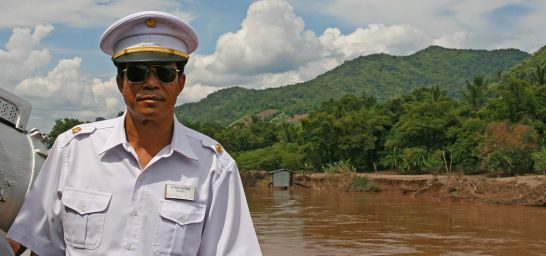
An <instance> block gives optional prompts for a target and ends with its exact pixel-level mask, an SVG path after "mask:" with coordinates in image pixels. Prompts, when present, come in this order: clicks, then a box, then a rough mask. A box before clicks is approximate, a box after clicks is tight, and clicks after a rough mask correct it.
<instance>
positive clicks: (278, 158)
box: [234, 143, 303, 171]
mask: <svg viewBox="0 0 546 256" xmlns="http://www.w3.org/2000/svg"><path fill="white" fill-rule="evenodd" d="M234 158H235V160H236V162H237V165H238V166H239V168H240V169H242V170H268V171H272V170H276V169H280V168H285V169H292V170H297V169H301V168H302V167H303V153H301V151H300V148H299V147H298V145H296V144H292V143H288V144H281V143H277V144H275V145H273V146H269V147H265V148H261V149H256V150H251V151H244V152H240V153H238V154H235V155H234Z"/></svg>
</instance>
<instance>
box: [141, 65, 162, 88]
mask: <svg viewBox="0 0 546 256" xmlns="http://www.w3.org/2000/svg"><path fill="white" fill-rule="evenodd" d="M160 84H161V81H159V79H158V78H157V73H156V71H155V68H150V69H149V71H148V75H147V76H146V79H144V87H145V88H157V87H159V85H160Z"/></svg>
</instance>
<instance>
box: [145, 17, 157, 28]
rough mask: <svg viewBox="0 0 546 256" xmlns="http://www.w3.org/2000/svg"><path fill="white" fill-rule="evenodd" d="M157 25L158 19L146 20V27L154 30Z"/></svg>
mask: <svg viewBox="0 0 546 256" xmlns="http://www.w3.org/2000/svg"><path fill="white" fill-rule="evenodd" d="M155 25H157V20H156V19H152V18H150V19H147V20H146V26H148V27H150V28H153V27H155Z"/></svg>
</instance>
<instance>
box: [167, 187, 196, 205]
mask: <svg viewBox="0 0 546 256" xmlns="http://www.w3.org/2000/svg"><path fill="white" fill-rule="evenodd" d="M195 190H196V188H195V187H193V186H185V185H177V184H166V185H165V198H166V199H182V200H190V201H195Z"/></svg>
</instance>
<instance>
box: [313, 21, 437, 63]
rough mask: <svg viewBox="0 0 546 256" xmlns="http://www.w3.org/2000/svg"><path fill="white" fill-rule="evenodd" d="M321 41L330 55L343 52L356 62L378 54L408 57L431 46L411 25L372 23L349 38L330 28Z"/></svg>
mask: <svg viewBox="0 0 546 256" xmlns="http://www.w3.org/2000/svg"><path fill="white" fill-rule="evenodd" d="M320 42H321V43H322V44H323V46H324V47H325V48H326V49H327V51H328V52H330V53H336V52H340V53H341V54H342V56H343V59H352V58H355V57H358V56H362V55H368V54H370V53H378V52H383V53H390V54H396V55H406V54H409V53H411V52H413V51H415V50H416V49H420V48H422V47H424V46H427V44H428V42H429V40H427V36H426V35H425V34H424V33H423V32H421V31H419V30H418V29H415V28H413V27H411V26H408V25H392V26H385V25H383V24H370V25H369V26H368V27H366V28H357V29H356V30H355V31H354V32H353V33H351V34H349V35H342V34H341V32H340V31H339V29H337V28H328V29H326V30H325V31H324V34H323V35H321V36H320Z"/></svg>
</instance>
